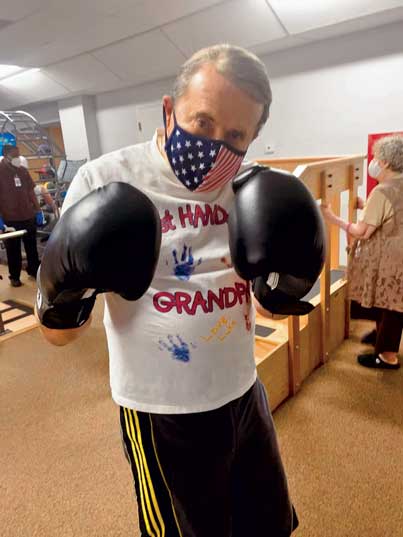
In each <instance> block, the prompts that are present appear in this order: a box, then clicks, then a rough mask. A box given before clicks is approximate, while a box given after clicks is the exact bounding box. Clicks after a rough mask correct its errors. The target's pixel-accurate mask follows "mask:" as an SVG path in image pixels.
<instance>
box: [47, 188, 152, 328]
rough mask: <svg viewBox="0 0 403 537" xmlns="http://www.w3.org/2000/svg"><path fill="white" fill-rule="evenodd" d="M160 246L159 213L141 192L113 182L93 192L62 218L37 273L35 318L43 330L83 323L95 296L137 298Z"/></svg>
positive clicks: (150, 271) (149, 279)
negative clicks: (108, 295) (115, 294)
mask: <svg viewBox="0 0 403 537" xmlns="http://www.w3.org/2000/svg"><path fill="white" fill-rule="evenodd" d="M160 245H161V223H160V218H159V214H158V211H157V209H156V208H155V206H154V204H153V203H152V202H151V200H150V199H149V198H148V197H147V196H146V195H145V194H143V193H142V192H140V191H139V190H137V189H136V188H134V187H133V186H131V185H129V184H127V183H120V182H114V183H110V184H108V185H106V186H104V187H101V188H98V189H96V190H94V191H92V192H90V193H89V194H88V195H87V196H85V197H84V198H82V199H81V200H80V201H79V202H77V203H76V204H75V205H73V206H72V207H70V208H69V209H68V210H67V211H66V212H65V213H64V214H63V216H62V217H61V218H60V220H59V222H58V223H57V225H56V226H55V228H54V230H53V231H52V234H51V236H50V238H49V240H48V242H47V245H46V248H45V251H44V254H43V256H42V262H41V265H40V267H39V270H38V275H37V283H38V296H37V313H38V317H39V320H40V321H41V323H42V324H43V325H44V326H47V327H48V328H55V329H65V328H77V327H79V326H81V325H82V324H84V323H85V322H86V321H87V320H88V318H89V316H90V314H91V310H92V308H93V306H94V304H95V299H96V296H97V294H99V293H105V292H113V293H117V294H119V295H120V296H122V297H123V298H125V299H127V300H137V299H139V298H140V297H141V296H142V295H143V294H144V293H145V292H146V290H147V289H148V287H149V286H150V283H151V280H152V278H153V276H154V272H155V268H156V265H157V261H158V257H159V250H160Z"/></svg>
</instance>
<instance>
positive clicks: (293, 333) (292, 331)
mask: <svg viewBox="0 0 403 537" xmlns="http://www.w3.org/2000/svg"><path fill="white" fill-rule="evenodd" d="M288 346H289V349H288V357H289V362H288V370H289V380H290V395H295V394H296V393H297V391H298V390H299V388H300V386H301V350H300V349H301V344H300V333H299V317H297V316H290V317H288Z"/></svg>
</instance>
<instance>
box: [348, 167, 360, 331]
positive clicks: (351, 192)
mask: <svg viewBox="0 0 403 537" xmlns="http://www.w3.org/2000/svg"><path fill="white" fill-rule="evenodd" d="M360 171H361V168H360V166H359V165H358V164H351V165H350V166H349V169H348V221H349V222H355V221H356V220H357V193H358V185H359V182H360V179H361V173H360ZM348 241H349V237H347V242H348ZM349 336H350V300H349V299H348V297H346V315H345V323H344V337H345V338H346V339H347V338H348V337H349Z"/></svg>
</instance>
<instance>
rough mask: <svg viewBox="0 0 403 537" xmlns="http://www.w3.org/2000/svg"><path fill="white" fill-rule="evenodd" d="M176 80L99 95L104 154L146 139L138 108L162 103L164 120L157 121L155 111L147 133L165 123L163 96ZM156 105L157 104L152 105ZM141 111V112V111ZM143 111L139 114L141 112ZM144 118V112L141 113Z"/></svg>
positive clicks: (98, 105) (98, 107) (100, 133)
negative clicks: (139, 126)
mask: <svg viewBox="0 0 403 537" xmlns="http://www.w3.org/2000/svg"><path fill="white" fill-rule="evenodd" d="M171 88H172V80H171V79H166V80H161V81H159V82H155V83H152V84H145V85H143V86H139V87H137V88H126V89H122V90H117V91H111V92H108V93H102V94H100V95H97V96H96V110H97V122H98V131H99V140H100V144H101V150H102V153H108V152H109V151H114V150H115V149H119V148H120V147H124V146H127V145H132V144H135V143H138V142H142V141H143V136H142V133H141V132H140V130H139V128H138V118H137V113H136V109H137V107H138V106H139V105H140V106H141V107H142V108H143V109H144V105H147V104H149V103H152V104H154V105H155V106H159V105H160V106H161V121H159V122H158V123H159V124H155V125H154V123H155V120H156V115H155V113H153V114H152V123H153V124H152V126H151V127H150V126H149V124H147V125H146V129H147V132H149V130H150V129H151V130H154V128H156V127H161V126H162V102H161V101H162V96H163V95H164V94H169V93H170V91H171ZM152 108H154V107H152ZM140 114H141V111H140ZM140 114H139V115H140ZM141 116H142V117H143V114H141Z"/></svg>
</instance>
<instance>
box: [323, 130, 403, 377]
mask: <svg viewBox="0 0 403 537" xmlns="http://www.w3.org/2000/svg"><path fill="white" fill-rule="evenodd" d="M369 172H370V174H371V175H372V177H374V178H375V179H377V181H378V183H379V184H378V185H377V186H376V187H375V188H374V190H373V191H372V192H371V194H370V196H369V197H368V200H367V203H366V205H365V207H364V213H363V216H362V220H361V221H360V222H358V223H357V224H353V223H347V222H345V221H343V220H342V219H341V218H339V217H338V216H336V215H335V214H334V213H333V212H332V210H331V208H330V206H329V205H327V204H322V213H323V216H324V218H325V219H326V220H327V221H328V222H329V223H332V224H335V225H337V226H339V227H341V228H342V229H344V230H345V231H346V232H347V233H348V234H349V235H351V236H352V237H353V239H354V242H353V246H352V248H351V252H350V257H349V266H348V281H349V298H351V299H352V300H356V301H357V302H358V303H359V304H361V306H362V307H363V308H370V312H371V314H375V319H376V324H377V330H376V343H375V352H374V353H371V354H360V355H359V356H358V362H359V363H360V364H361V365H363V366H366V367H373V368H378V369H380V368H382V369H398V368H399V367H400V364H399V359H398V351H399V345H400V339H401V336H402V329H403V136H387V137H385V138H381V139H380V140H378V141H377V142H376V143H375V145H374V158H373V160H372V161H371V162H370V164H369Z"/></svg>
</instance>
